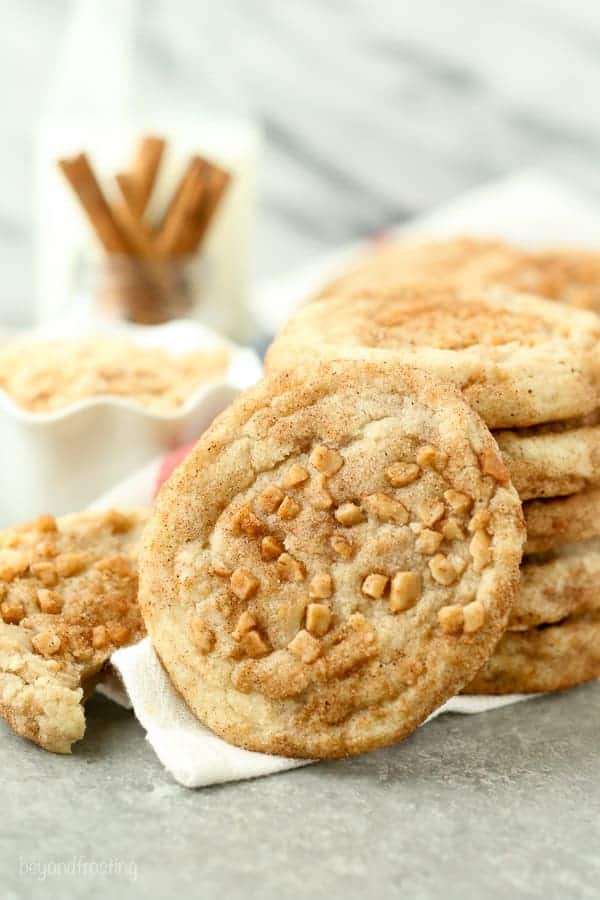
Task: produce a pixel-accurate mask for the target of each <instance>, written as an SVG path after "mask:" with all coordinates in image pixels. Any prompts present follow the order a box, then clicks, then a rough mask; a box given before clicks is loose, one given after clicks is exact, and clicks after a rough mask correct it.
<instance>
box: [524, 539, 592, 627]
mask: <svg viewBox="0 0 600 900" xmlns="http://www.w3.org/2000/svg"><path fill="white" fill-rule="evenodd" d="M599 585H600V540H598V539H592V540H589V541H584V542H582V543H580V544H572V545H568V546H564V547H561V548H560V550H558V551H555V552H553V553H546V554H544V555H540V556H528V557H525V559H524V560H523V564H522V566H521V584H520V586H519V592H518V594H517V599H516V601H515V604H514V606H513V608H512V611H511V614H510V619H509V623H508V627H509V629H511V630H514V631H516V630H518V631H522V630H524V629H527V628H532V627H534V626H536V625H549V624H553V623H555V622H560V620H561V619H566V618H567V617H568V616H573V615H576V614H578V613H582V612H588V611H590V610H594V609H598V608H600V587H599Z"/></svg>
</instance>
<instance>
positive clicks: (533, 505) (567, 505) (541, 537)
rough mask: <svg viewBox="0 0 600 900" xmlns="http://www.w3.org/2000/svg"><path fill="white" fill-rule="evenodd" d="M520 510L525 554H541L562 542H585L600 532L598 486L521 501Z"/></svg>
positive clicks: (599, 494)
mask: <svg viewBox="0 0 600 900" xmlns="http://www.w3.org/2000/svg"><path fill="white" fill-rule="evenodd" d="M523 513H524V515H525V527H526V529H527V543H526V544H525V553H544V552H545V551H546V550H552V549H553V548H554V547H560V546H561V545H562V544H575V543H577V542H578V541H587V540H589V539H590V538H593V537H597V536H598V535H600V488H588V489H587V490H585V491H580V492H579V493H578V494H572V495H571V496H570V497H559V498H558V499H555V500H530V501H529V502H528V503H524V504H523Z"/></svg>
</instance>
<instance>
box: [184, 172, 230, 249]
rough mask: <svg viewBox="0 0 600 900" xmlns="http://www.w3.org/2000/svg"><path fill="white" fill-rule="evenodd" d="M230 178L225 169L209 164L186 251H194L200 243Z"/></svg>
mask: <svg viewBox="0 0 600 900" xmlns="http://www.w3.org/2000/svg"><path fill="white" fill-rule="evenodd" d="M230 180H231V176H230V174H229V172H226V171H225V169H221V168H219V166H215V165H212V166H211V168H210V171H209V177H208V184H207V187H206V194H205V198H204V202H203V204H202V207H201V211H200V215H199V217H198V220H197V222H196V226H195V228H192V229H191V232H190V235H189V244H188V246H187V247H186V252H188V253H196V252H197V250H198V248H199V247H200V245H201V244H202V242H203V240H204V238H205V236H206V232H207V231H208V229H209V228H210V224H211V222H212V220H213V217H214V215H215V213H216V211H217V209H218V207H219V204H220V203H221V200H222V198H223V194H224V193H225V191H226V189H227V186H228V184H229V182H230Z"/></svg>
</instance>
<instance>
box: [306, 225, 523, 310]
mask: <svg viewBox="0 0 600 900" xmlns="http://www.w3.org/2000/svg"><path fill="white" fill-rule="evenodd" d="M522 259H523V252H522V251H521V250H518V249H517V248H515V247H511V246H510V245H508V244H504V243H502V242H501V241H493V240H484V239H480V238H472V237H463V236H461V237H458V238H450V239H448V240H443V241H426V242H417V241H402V242H395V241H394V242H390V243H387V244H386V243H384V244H382V245H380V247H379V248H378V249H376V250H375V251H374V252H371V253H369V254H368V255H367V256H365V258H364V259H362V260H360V261H359V262H357V263H356V264H355V265H354V266H351V267H350V268H349V269H348V270H347V271H346V272H343V273H342V274H340V275H339V276H337V277H336V278H334V279H333V280H332V281H330V282H329V283H327V284H326V285H325V286H324V287H323V288H322V289H321V290H320V291H319V293H318V295H317V297H316V298H315V299H320V298H322V297H330V296H342V295H344V296H347V297H354V296H355V295H356V294H359V293H361V292H364V291H374V290H375V291H377V290H381V289H386V290H387V289H395V288H397V287H399V286H400V285H402V284H406V283H407V282H408V283H410V282H414V281H420V280H423V279H425V280H428V279H439V280H440V281H443V282H444V283H445V284H448V285H453V286H457V287H463V286H465V285H467V286H469V287H471V288H477V289H479V288H481V287H490V286H493V285H498V284H499V285H502V286H505V287H510V288H514V287H515V286H516V285H515V283H514V280H515V277H516V273H517V271H518V270H519V269H520V268H521V266H522ZM520 290H524V291H528V290H529V292H530V293H536V291H535V290H532V289H531V288H526V287H523V286H520Z"/></svg>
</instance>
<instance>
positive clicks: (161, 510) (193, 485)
mask: <svg viewBox="0 0 600 900" xmlns="http://www.w3.org/2000/svg"><path fill="white" fill-rule="evenodd" d="M523 537H524V531H523V524H522V513H521V507H520V503H519V500H518V497H517V495H516V492H515V491H514V489H513V488H512V486H510V484H509V482H508V476H507V473H506V470H505V468H504V467H503V466H502V461H501V459H500V458H499V455H498V450H497V446H496V444H495V442H494V440H493V438H492V437H491V435H490V433H489V431H488V430H487V429H486V428H485V427H484V426H483V424H482V422H481V420H480V419H479V418H478V417H477V416H476V415H475V414H474V413H473V411H472V410H471V409H470V407H469V406H468V405H467V404H466V403H465V401H464V399H463V398H462V397H461V396H460V394H459V392H458V391H456V390H455V389H454V388H453V387H452V386H450V385H443V384H441V383H439V382H437V381H435V380H434V379H432V378H431V377H430V376H428V375H427V374H425V373H422V372H417V371H415V370H410V369H406V368H404V367H402V366H398V365H397V364H395V363H393V362H380V363H369V362H364V361H363V362H360V361H354V362H350V363H349V362H337V363H331V364H327V365H323V366H318V367H315V368H313V369H311V370H310V371H309V372H305V374H304V377H303V378H302V379H297V378H295V377H294V376H293V375H282V376H277V377H272V378H269V379H267V380H266V381H264V382H262V383H261V384H260V385H259V386H257V387H256V388H255V389H253V390H251V391H249V392H246V393H245V394H244V395H242V396H241V397H240V398H238V399H237V400H236V401H235V402H234V403H233V404H232V406H231V407H230V408H229V409H228V410H226V411H225V412H224V413H223V414H222V415H221V416H220V417H219V418H218V419H217V420H216V422H215V423H214V424H213V426H212V427H211V428H210V429H209V430H208V431H207V432H206V434H205V435H204V436H203V437H202V438H201V439H200V441H199V442H198V444H197V445H196V447H195V449H194V450H193V451H192V453H191V454H190V455H189V456H188V457H187V459H186V460H185V462H184V463H183V464H182V465H181V466H180V467H179V469H177V471H176V472H175V474H174V475H173V476H172V478H171V479H170V481H169V482H168V483H167V484H166V485H165V487H164V488H163V489H162V491H161V493H160V495H159V498H158V501H157V505H156V508H155V511H154V514H153V516H152V518H151V520H150V523H149V525H148V528H147V531H146V534H145V538H144V550H143V552H142V556H141V563H140V604H141V607H142V613H143V615H144V619H145V623H146V626H147V628H148V632H149V634H150V636H151V638H152V641H153V644H154V646H155V648H156V650H157V652H158V654H159V656H160V658H161V660H162V662H163V664H164V666H165V668H166V669H167V671H168V673H169V675H170V676H171V679H172V680H173V682H174V684H175V686H176V687H177V689H178V690H179V692H180V693H181V694H182V696H183V697H184V699H185V700H186V702H187V703H188V705H189V706H190V707H191V709H192V710H193V711H194V712H195V714H196V715H197V716H198V718H199V719H200V720H201V721H202V722H204V723H205V724H206V725H208V726H209V727H210V728H211V729H212V730H213V731H215V732H216V733H217V734H219V735H221V736H222V737H224V738H225V739H227V740H228V741H230V742H232V743H234V744H237V745H239V746H242V747H245V748H247V749H251V750H259V751H264V752H269V753H279V754H283V755H287V756H302V757H308V758H310V757H322V758H324V757H337V756H345V755H349V754H354V753H360V752H364V751H366V750H370V749H374V748H376V747H379V746H382V745H385V744H388V743H390V742H392V741H395V740H399V739H400V738H402V737H404V736H405V735H407V734H409V733H410V732H411V731H412V730H413V729H414V728H416V727H417V726H418V725H419V724H420V723H421V722H422V721H423V720H424V719H425V718H426V717H427V716H428V715H429V713H430V712H431V711H432V710H433V709H435V708H436V707H437V706H439V705H440V704H441V703H443V702H444V701H445V700H446V699H447V698H448V697H449V696H451V695H452V694H454V693H456V692H457V691H458V690H459V689H460V687H461V686H462V685H463V684H464V683H465V682H466V681H468V680H469V679H470V678H471V677H472V676H473V675H474V673H475V672H476V671H477V669H478V668H480V666H481V664H482V662H483V661H484V660H485V659H486V658H487V657H488V656H489V654H490V653H491V651H492V649H493V647H494V645H495V643H496V641H497V640H498V638H499V636H500V635H501V633H502V631H503V630H504V628H505V626H506V622H507V619H508V615H509V612H510V609H511V606H512V603H513V600H514V596H515V592H516V588H517V584H518V577H519V562H520V559H521V549H522V542H523Z"/></svg>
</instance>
